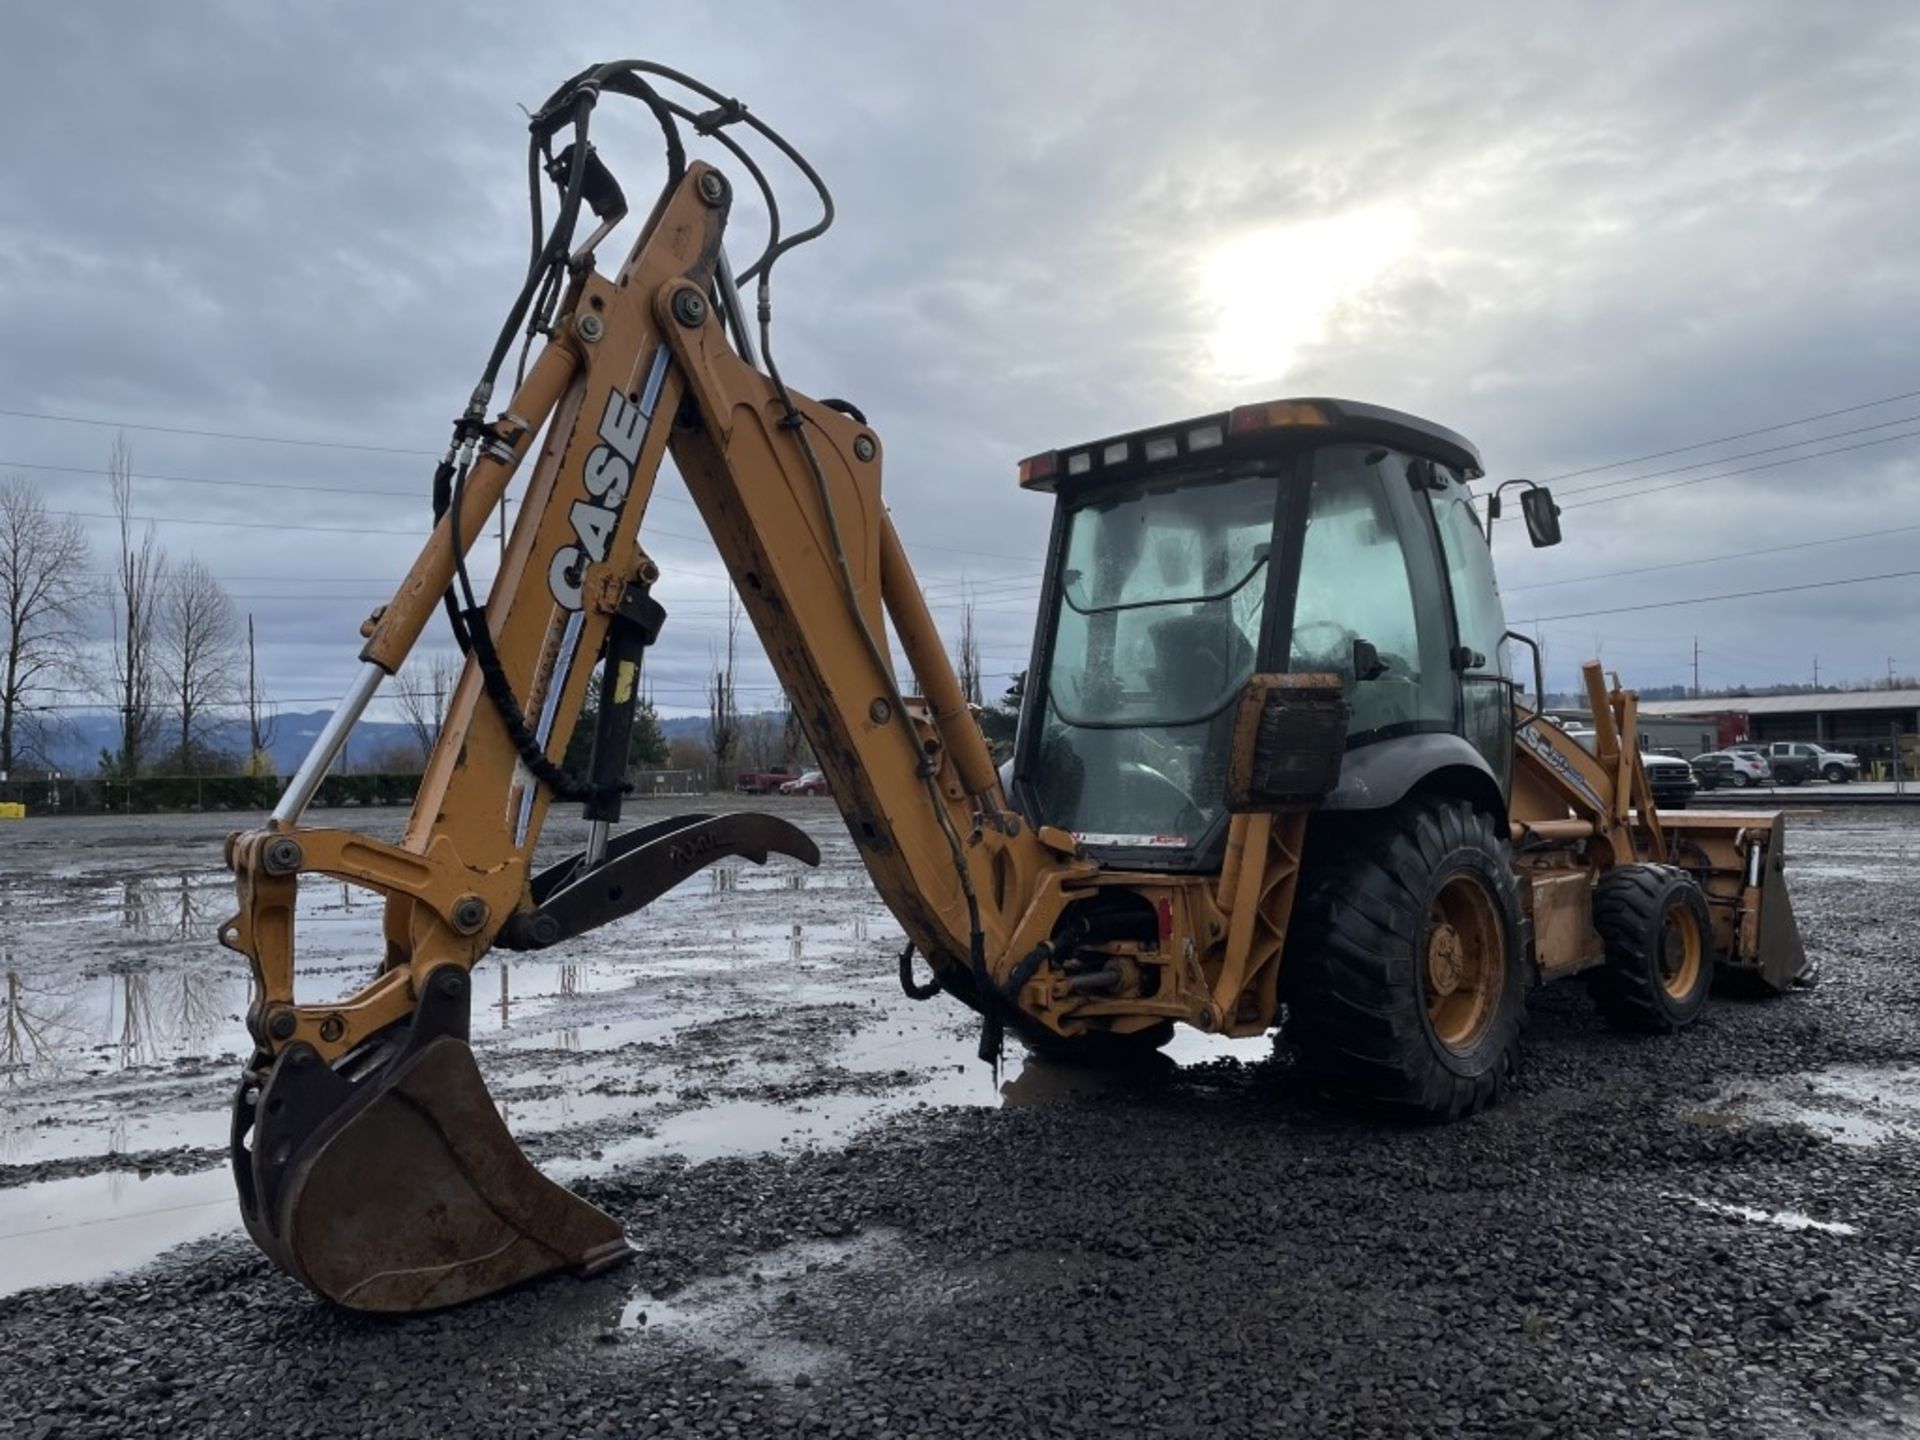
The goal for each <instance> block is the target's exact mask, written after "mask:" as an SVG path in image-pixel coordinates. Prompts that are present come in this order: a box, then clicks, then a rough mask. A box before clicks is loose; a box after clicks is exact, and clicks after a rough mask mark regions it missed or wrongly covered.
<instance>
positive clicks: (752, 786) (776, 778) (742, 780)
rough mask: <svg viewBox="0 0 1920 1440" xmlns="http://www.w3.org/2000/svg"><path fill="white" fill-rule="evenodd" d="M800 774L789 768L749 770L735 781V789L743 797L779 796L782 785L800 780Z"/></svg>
mask: <svg viewBox="0 0 1920 1440" xmlns="http://www.w3.org/2000/svg"><path fill="white" fill-rule="evenodd" d="M799 774H800V772H799V771H797V770H794V769H792V768H790V767H788V766H782V767H781V768H780V769H778V770H747V771H743V772H742V773H741V774H740V775H739V776H738V777H737V778H736V779H735V780H734V782H733V788H734V790H735V791H736V792H737V793H739V794H741V795H777V794H779V793H780V787H781V786H782V785H784V784H786V783H787V782H788V781H789V780H794V779H797V778H799Z"/></svg>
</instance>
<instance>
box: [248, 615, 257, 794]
mask: <svg viewBox="0 0 1920 1440" xmlns="http://www.w3.org/2000/svg"><path fill="white" fill-rule="evenodd" d="M259 754H260V676H259V671H258V670H257V669H256V668H255V665H254V654H253V613H252V612H251V611H249V612H248V613H247V773H248V774H249V775H251V774H252V773H253V767H254V765H255V764H256V763H258V757H259Z"/></svg>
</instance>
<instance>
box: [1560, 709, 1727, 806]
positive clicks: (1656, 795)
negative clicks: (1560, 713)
mask: <svg viewBox="0 0 1920 1440" xmlns="http://www.w3.org/2000/svg"><path fill="white" fill-rule="evenodd" d="M1561 728H1563V729H1564V730H1565V731H1566V732H1567V734H1569V735H1571V736H1572V737H1573V738H1574V739H1575V740H1578V741H1579V742H1580V743H1581V744H1582V745H1584V746H1586V747H1587V749H1589V750H1591V749H1593V748H1594V733H1593V731H1592V730H1591V729H1589V728H1587V727H1586V726H1584V725H1563V726H1562V727H1561ZM1640 765H1641V768H1642V769H1644V770H1645V771H1646V772H1647V788H1648V789H1649V790H1651V791H1652V792H1653V804H1654V808H1655V809H1658V810H1684V809H1686V808H1687V803H1688V802H1689V801H1690V800H1692V799H1693V796H1694V792H1695V791H1697V790H1698V789H1699V788H1700V782H1699V781H1698V780H1696V779H1694V776H1693V767H1692V766H1691V765H1689V764H1688V763H1687V762H1686V761H1685V760H1683V759H1681V758H1680V757H1679V756H1678V755H1674V754H1671V753H1667V752H1663V751H1659V750H1642V751H1641V752H1640Z"/></svg>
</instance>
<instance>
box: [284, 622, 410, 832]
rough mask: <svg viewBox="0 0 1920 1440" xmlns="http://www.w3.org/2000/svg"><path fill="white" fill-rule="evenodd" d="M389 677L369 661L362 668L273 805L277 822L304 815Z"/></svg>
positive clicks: (291, 822)
mask: <svg viewBox="0 0 1920 1440" xmlns="http://www.w3.org/2000/svg"><path fill="white" fill-rule="evenodd" d="M386 678H387V672H386V671H384V670H382V669H381V668H380V667H379V666H378V665H376V664H374V663H373V661H371V660H369V661H367V662H366V663H365V664H364V665H362V666H361V667H360V674H359V677H358V678H357V679H355V680H354V682H353V688H352V689H350V690H349V691H347V693H346V695H345V696H344V697H343V698H342V699H341V701H340V703H339V704H338V705H337V706H335V707H334V711H333V714H331V715H329V716H328V717H327V723H326V726H325V727H324V728H323V729H322V730H321V731H320V735H319V738H317V739H316V740H315V741H314V742H313V748H312V749H311V750H309V751H307V758H306V759H304V760H302V761H301V762H300V768H299V769H298V770H296V771H295V772H294V775H293V779H291V780H289V781H288V782H287V788H286V789H285V790H283V791H281V792H280V803H279V804H278V805H275V806H274V807H273V823H274V824H275V825H291V824H293V823H294V822H295V821H296V820H298V819H299V818H300V815H301V813H302V812H303V811H304V810H305V809H306V808H307V803H308V802H309V801H310V800H312V799H313V793H314V791H316V790H318V789H319V788H320V782H321V781H322V780H324V779H326V776H327V771H328V770H330V769H332V768H333V762H334V761H335V760H337V759H338V758H339V757H340V751H341V750H342V748H344V747H345V745H346V743H347V734H348V732H349V731H351V730H352V729H353V727H354V725H355V724H356V723H357V722H358V721H359V719H360V716H361V715H362V714H363V713H364V712H365V710H366V708H367V702H368V701H370V700H372V699H373V695H374V692H375V691H376V690H378V689H379V688H380V682H381V681H382V680H384V679H386Z"/></svg>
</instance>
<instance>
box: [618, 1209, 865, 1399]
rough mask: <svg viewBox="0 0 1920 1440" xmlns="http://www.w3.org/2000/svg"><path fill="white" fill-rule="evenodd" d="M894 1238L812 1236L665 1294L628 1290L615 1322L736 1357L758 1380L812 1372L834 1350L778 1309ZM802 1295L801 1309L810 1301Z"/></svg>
mask: <svg viewBox="0 0 1920 1440" xmlns="http://www.w3.org/2000/svg"><path fill="white" fill-rule="evenodd" d="M900 1249H901V1246H900V1241H899V1238H898V1237H897V1236H896V1235H894V1234H893V1233H892V1232H890V1231H869V1232H868V1233H866V1234H864V1235H860V1236H857V1237H855V1238H853V1239H849V1240H811V1241H802V1242H800V1243H798V1244H794V1245H787V1246H783V1247H782V1248H780V1249H778V1250H774V1251H770V1252H769V1253H767V1254H765V1255H761V1256H758V1257H756V1258H755V1259H754V1260H753V1261H752V1262H750V1268H749V1269H748V1270H747V1272H746V1273H745V1274H742V1275H727V1276H719V1277H715V1278H711V1279H706V1280H699V1281H696V1282H695V1283H693V1284H692V1285H689V1286H688V1287H687V1288H685V1289H684V1290H680V1291H678V1292H676V1293H675V1294H674V1295H673V1296H672V1297H670V1298H669V1299H665V1300H662V1299H656V1298H655V1297H653V1296H650V1295H640V1296H635V1297H634V1298H633V1299H631V1300H629V1301H627V1303H626V1305H625V1306H624V1307H623V1308H622V1309H621V1312H620V1320H619V1328H620V1329H621V1330H623V1331H631V1332H638V1335H639V1336H643V1337H646V1338H648V1339H651V1338H653V1337H656V1336H670V1337H672V1338H674V1339H676V1340H681V1341H684V1342H687V1343H690V1344H694V1345H698V1346H699V1347H701V1348H702V1349H704V1350H709V1351H712V1352H713V1353H715V1354H718V1355H723V1356H727V1357H730V1358H732V1359H735V1360H737V1361H739V1362H740V1363H741V1364H742V1365H743V1366H744V1367H745V1368H746V1370H747V1371H748V1372H749V1373H751V1374H754V1375H757V1376H759V1377H760V1378H762V1379H764V1380H771V1381H776V1382H781V1383H792V1382H793V1381H794V1380H796V1379H797V1378H799V1377H801V1376H806V1377H808V1378H814V1377H817V1376H818V1375H819V1374H820V1373H821V1372H822V1371H823V1370H825V1369H827V1368H829V1367H831V1366H833V1365H834V1364H835V1363H836V1362H837V1360H838V1358H839V1356H838V1352H837V1351H835V1350H833V1349H832V1348H831V1347H829V1346H825V1345H822V1344H820V1343H819V1342H818V1341H816V1340H810V1339H803V1338H801V1337H799V1336H797V1335H795V1334H793V1333H792V1329H791V1323H790V1322H788V1321H787V1320H786V1319H785V1317H784V1316H783V1314H782V1312H783V1311H786V1310H788V1309H798V1308H799V1307H798V1306H797V1305H796V1304H795V1302H796V1300H797V1299H798V1292H799V1291H800V1290H802V1289H807V1290H817V1289H822V1288H826V1287H828V1286H829V1285H831V1284H832V1282H833V1281H835V1280H837V1279H839V1278H841V1277H844V1276H847V1275H852V1274H858V1273H860V1272H863V1271H866V1270H871V1269H874V1268H876V1267H877V1266H879V1265H881V1264H883V1263H885V1262H886V1261H887V1260H889V1259H891V1258H893V1257H895V1256H896V1255H897V1254H898V1253H899V1251H900ZM815 1298H816V1297H814V1296H809V1304H808V1306H807V1307H806V1308H807V1309H808V1312H809V1313H810V1314H811V1313H815V1312H816V1310H817V1307H816V1305H815V1304H813V1303H812V1302H813V1301H814V1300H815Z"/></svg>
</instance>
